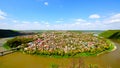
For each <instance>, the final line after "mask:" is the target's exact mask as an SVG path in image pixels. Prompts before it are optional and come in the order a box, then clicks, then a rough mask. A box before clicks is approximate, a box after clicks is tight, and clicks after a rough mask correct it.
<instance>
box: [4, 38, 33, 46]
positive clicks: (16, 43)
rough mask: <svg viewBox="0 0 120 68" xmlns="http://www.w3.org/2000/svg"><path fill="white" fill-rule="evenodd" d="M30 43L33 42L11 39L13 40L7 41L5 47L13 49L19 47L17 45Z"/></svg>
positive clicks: (27, 39)
mask: <svg viewBox="0 0 120 68" xmlns="http://www.w3.org/2000/svg"><path fill="white" fill-rule="evenodd" d="M31 41H33V39H32V38H26V37H15V38H13V39H10V40H8V41H7V42H6V43H5V45H7V46H9V47H11V48H14V47H17V46H19V45H21V44H24V45H25V44H26V43H28V42H31ZM25 46H26V45H25Z"/></svg>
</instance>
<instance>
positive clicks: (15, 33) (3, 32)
mask: <svg viewBox="0 0 120 68" xmlns="http://www.w3.org/2000/svg"><path fill="white" fill-rule="evenodd" d="M27 34H32V33H30V32H22V31H15V30H5V29H0V38H5V37H13V36H20V35H27Z"/></svg>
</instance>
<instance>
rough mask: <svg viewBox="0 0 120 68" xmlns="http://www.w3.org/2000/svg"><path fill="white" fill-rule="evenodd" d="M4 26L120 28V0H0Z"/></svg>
mask: <svg viewBox="0 0 120 68" xmlns="http://www.w3.org/2000/svg"><path fill="white" fill-rule="evenodd" d="M0 29H12V30H110V29H120V0H0Z"/></svg>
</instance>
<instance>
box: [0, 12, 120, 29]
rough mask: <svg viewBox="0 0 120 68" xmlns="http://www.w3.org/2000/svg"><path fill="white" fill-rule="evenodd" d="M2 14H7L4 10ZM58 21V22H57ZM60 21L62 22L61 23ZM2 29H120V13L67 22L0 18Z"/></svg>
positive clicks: (0, 27)
mask: <svg viewBox="0 0 120 68" xmlns="http://www.w3.org/2000/svg"><path fill="white" fill-rule="evenodd" d="M0 14H1V15H3V16H5V15H4V13H3V12H1V11H0ZM56 22H58V23H56ZM59 22H60V23H59ZM0 29H15V30H107V29H120V13H117V14H114V15H110V16H106V17H104V19H103V18H101V19H100V20H99V19H95V20H94V19H93V20H91V19H90V20H86V19H82V18H77V19H71V20H70V22H66V20H65V19H64V20H63V19H58V20H56V21H55V22H53V23H51V22H48V21H33V22H31V21H20V20H15V19H13V20H8V18H6V19H5V20H0Z"/></svg>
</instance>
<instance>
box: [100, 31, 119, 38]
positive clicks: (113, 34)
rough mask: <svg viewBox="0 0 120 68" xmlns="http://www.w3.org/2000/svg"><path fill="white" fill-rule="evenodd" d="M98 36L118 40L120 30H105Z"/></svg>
mask: <svg viewBox="0 0 120 68" xmlns="http://www.w3.org/2000/svg"><path fill="white" fill-rule="evenodd" d="M99 36H102V37H105V38H109V39H120V30H107V31H104V32H102V33H100V34H99Z"/></svg>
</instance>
